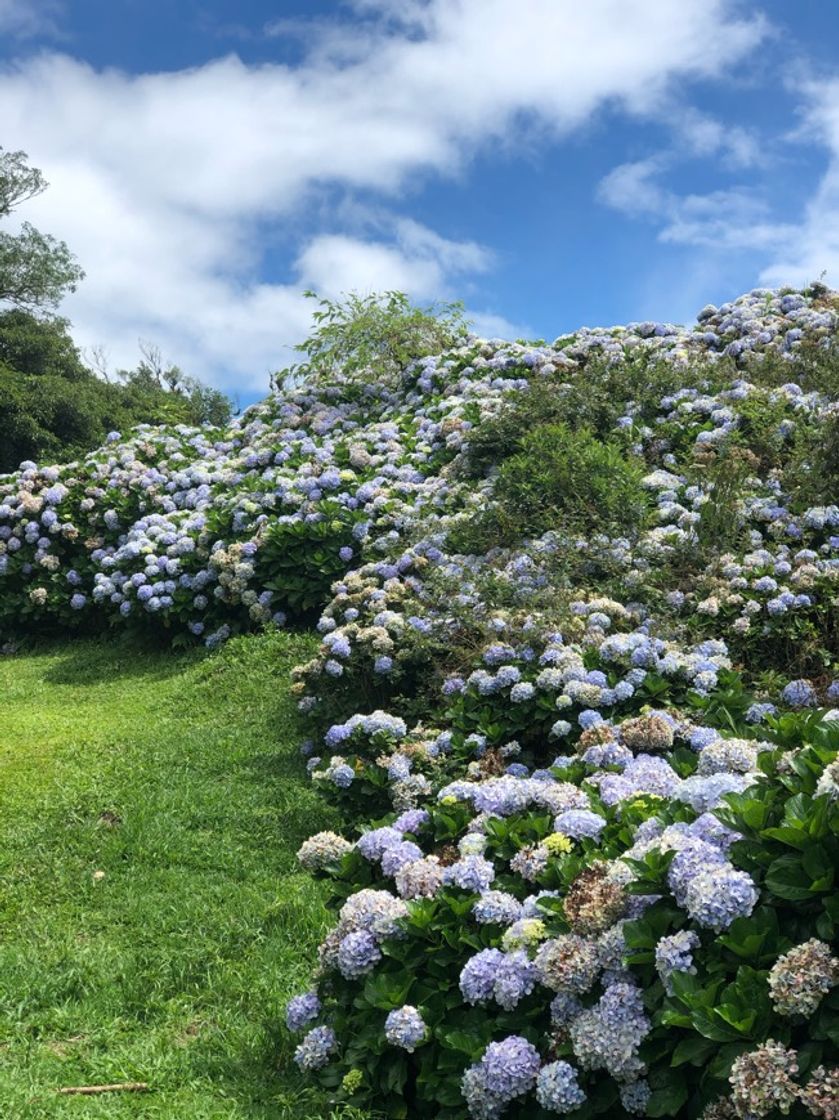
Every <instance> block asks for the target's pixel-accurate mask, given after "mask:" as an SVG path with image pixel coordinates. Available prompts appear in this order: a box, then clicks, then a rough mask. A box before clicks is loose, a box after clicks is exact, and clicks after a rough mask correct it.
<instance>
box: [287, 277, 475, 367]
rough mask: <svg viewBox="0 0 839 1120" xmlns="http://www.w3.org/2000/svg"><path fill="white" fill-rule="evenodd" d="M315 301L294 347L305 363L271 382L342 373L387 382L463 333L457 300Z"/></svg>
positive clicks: (351, 296)
mask: <svg viewBox="0 0 839 1120" xmlns="http://www.w3.org/2000/svg"><path fill="white" fill-rule="evenodd" d="M304 295H305V296H306V297H307V299H314V300H317V303H318V310H317V311H315V312H314V314H313V316H312V318H313V319H314V323H315V328H314V330H313V331H312V333H311V335H310V336H309V338H307V339H306V341H305V342H301V343H299V344H298V345H297V346H296V347H295V349H296V350H297V351H298V352H299V353H301V354H304V355H305V356H306V357H305V361H303V362H301V363H300V364H299V365H294V366H292V367H291V368H290V369H288V370H283V371H282V372H280V373H278V374H275V376H274V382H275V384H277V383H279V384H282V383H283V382H284V381H286V380H291V381H295V380H301V379H311V380H313V381H316V382H321V383H322V382H327V381H331V380H333V379H334V378H335V377H336V376H339V375H344V376H345V377H349V378H350V379H351V380H358V381H375V382H377V383H380V384H393V383H394V382H395V381H396V379H397V378H398V376H399V373H400V372H401V371H402V370H403V369H404V368H405V366H406V365H408V363H409V362H411V361H413V360H414V359H416V358H422V357H425V356H426V355H428V354H439V353H440V351H442V350H445V349H447V348H448V347H450V346H454V345H456V344H457V343H458V342H460V341H461V340H462V339H464V338H465V337H466V335H467V333H468V331H467V324H466V320H465V318H464V316H463V305H462V304H461V303H444V304H433V305H431V306H428V307H418V306H415V305H414V304H412V303H411V301H410V300H409V299H408V297H407V296H406V295H405V293H404V292H395V291H388V292H382V293H375V294H372V295H368V296H360V295H358V294H357V293H356V292H349V293H346V294H344V296H343V297H342V298H341V299H339V300H330V299H321V298H319V297H318V295H317V293H316V292H312V291H307V292H304Z"/></svg>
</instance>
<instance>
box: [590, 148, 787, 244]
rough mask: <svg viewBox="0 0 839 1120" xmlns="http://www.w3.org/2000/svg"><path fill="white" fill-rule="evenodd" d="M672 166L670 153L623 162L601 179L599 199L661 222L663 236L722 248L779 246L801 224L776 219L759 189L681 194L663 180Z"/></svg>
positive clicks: (671, 241)
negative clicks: (661, 180) (663, 182)
mask: <svg viewBox="0 0 839 1120" xmlns="http://www.w3.org/2000/svg"><path fill="white" fill-rule="evenodd" d="M670 165H671V160H670V159H669V158H668V157H667V156H665V155H656V156H651V157H650V158H648V159H644V160H637V161H634V162H630V163H624V164H619V165H618V166H617V167H615V168H613V170H612V171H610V172H609V174H608V175H607V176H606V177H605V178H604V179H602V180H601V182H600V184H599V187H598V198H599V199H600V201H601V202H603V203H605V204H606V205H607V206H610V207H611V208H612V209H614V210H619V211H620V212H621V213H624V214H626V215H628V216H629V217H633V218H647V219H650V220H651V221H652V222H654V223H655V224H657V225H658V226H659V227H660V228H659V231H658V235H657V236H658V240H659V241H661V242H666V243H669V244H674V245H692V246H697V247H702V248H706V249H712V250H714V251H716V252H727V251H731V250H748V251H754V252H759V251H766V250H769V251H771V250H773V249H775V248H777V247H778V246H779V245H780V244H782V243H783V242H784V240H785V239H786V238H787V237H789V236H790V235H791V234H792V233H793V232H794V231H795V229H796V227H795V225H793V224H791V223H785V222H778V221H774V220H772V217H771V210H770V207H769V205H768V204H767V202H766V201H765V200H764V199H763V198H761V197H760V195H759V194H758V193H757V192H756V191H755V190H753V189H750V188H746V187H732V188H728V189H726V190H716V191H709V192H707V193H706V194H685V195H680V194H678V193H676V192H675V191H671V190H668V189H667V188H665V187H663V186H662V185H661V183H660V182H659V181H658V177H659V176H661V175H662V174H663V173H664V172H665V171H666V170H667V169H668V168H669V166H670Z"/></svg>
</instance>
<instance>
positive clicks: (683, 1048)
mask: <svg viewBox="0 0 839 1120" xmlns="http://www.w3.org/2000/svg"><path fill="white" fill-rule="evenodd" d="M715 1050H716V1045H715V1044H714V1042H713V1041H712V1040H711V1039H710V1038H697V1037H695V1036H694V1037H693V1038H683V1039H682V1040H681V1042H680V1043H679V1044H678V1045H677V1047H676V1049H675V1050H674V1051H673V1057H672V1058H671V1060H670V1065H671V1066H682V1065H684V1064H685V1062H690V1064H691V1065H692V1066H698V1065H702V1063H703V1062H704V1061H705V1059H706V1058H707V1057H708V1055H709V1054H712V1053H713V1052H714V1051H715Z"/></svg>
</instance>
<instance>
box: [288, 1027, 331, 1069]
mask: <svg viewBox="0 0 839 1120" xmlns="http://www.w3.org/2000/svg"><path fill="white" fill-rule="evenodd" d="M337 1048H338V1040H337V1038H336V1036H335V1032H334V1031H333V1030H332V1028H331V1027H315V1028H314V1029H313V1030H310V1031H309V1033H308V1034H307V1035H306V1037H305V1038H304V1039H303V1041H302V1042H301V1043H300V1045H299V1046H298V1047H297V1049H296V1050H295V1051H294V1060H295V1062H296V1063H297V1065H298V1066H299V1067H300V1069H302V1070H304V1071H306V1072H309V1071H311V1070H315V1069H322V1068H323V1066H325V1065H327V1064H328V1063H329V1058H330V1055H332V1054H334V1053H335V1051H336V1050H337Z"/></svg>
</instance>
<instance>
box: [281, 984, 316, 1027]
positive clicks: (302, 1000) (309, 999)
mask: <svg viewBox="0 0 839 1120" xmlns="http://www.w3.org/2000/svg"><path fill="white" fill-rule="evenodd" d="M320 1010H321V1002H320V999H319V997H318V994H317V992H304V993H303V994H302V995H299V996H294V997H293V998H292V999H290V1000H289V1001H288V1005H287V1006H286V1013H285V1021H286V1026H287V1027H288V1029H289V1030H290V1031H300V1030H302V1029H303V1027H307V1026H308V1025H309V1023H312V1022H314V1020H315V1019H317V1017H318V1015H320Z"/></svg>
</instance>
